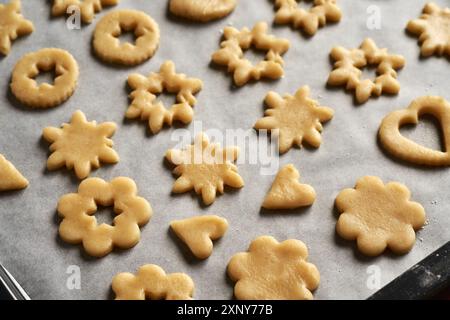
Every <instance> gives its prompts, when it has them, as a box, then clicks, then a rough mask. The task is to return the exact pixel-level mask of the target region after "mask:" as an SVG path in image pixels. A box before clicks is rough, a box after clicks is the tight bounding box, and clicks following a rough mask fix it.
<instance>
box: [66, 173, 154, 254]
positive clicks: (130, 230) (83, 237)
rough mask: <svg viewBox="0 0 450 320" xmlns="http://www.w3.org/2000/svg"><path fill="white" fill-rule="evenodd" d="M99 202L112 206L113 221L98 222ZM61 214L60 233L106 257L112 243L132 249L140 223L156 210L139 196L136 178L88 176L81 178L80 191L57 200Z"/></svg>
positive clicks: (111, 247)
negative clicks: (108, 180) (107, 180)
mask: <svg viewBox="0 0 450 320" xmlns="http://www.w3.org/2000/svg"><path fill="white" fill-rule="evenodd" d="M97 205H100V206H113V207H114V212H115V213H116V214H117V216H116V217H115V218H114V221H113V224H112V225H109V224H105V223H102V224H101V225H98V224H97V219H96V218H95V217H94V214H95V212H96V211H97ZM58 213H59V216H60V217H61V218H62V221H61V224H60V225H59V235H60V237H61V238H62V239H63V240H64V241H66V242H68V243H71V244H79V243H81V244H82V245H83V247H84V250H85V251H86V252H87V253H88V254H89V255H91V256H94V257H103V256H105V255H107V254H108V253H110V252H111V251H112V250H113V247H114V246H116V247H119V248H121V249H129V248H131V247H134V246H135V245H136V244H137V243H138V242H139V240H140V237H141V232H140V230H139V227H140V226H143V225H145V224H146V223H147V222H148V221H149V220H150V217H151V216H152V214H153V211H152V208H151V206H150V204H149V203H148V202H147V200H145V199H144V198H141V197H138V196H137V187H136V184H135V183H134V181H133V180H131V179H129V178H124V177H119V178H115V179H113V180H112V181H111V182H109V183H108V182H105V181H103V180H102V179H99V178H89V179H86V180H84V181H83V182H81V184H80V186H79V187H78V193H71V194H66V195H64V196H62V197H61V198H60V199H59V203H58Z"/></svg>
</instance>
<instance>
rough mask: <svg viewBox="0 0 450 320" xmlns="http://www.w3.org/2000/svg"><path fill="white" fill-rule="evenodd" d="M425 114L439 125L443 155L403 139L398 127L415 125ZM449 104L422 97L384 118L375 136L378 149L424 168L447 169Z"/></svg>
mask: <svg viewBox="0 0 450 320" xmlns="http://www.w3.org/2000/svg"><path fill="white" fill-rule="evenodd" d="M424 114H429V115H432V116H434V117H436V119H437V120H439V122H440V124H441V129H442V134H443V137H444V148H445V150H444V151H438V150H433V149H430V148H427V147H424V146H421V145H420V144H418V143H416V142H414V141H412V140H410V139H408V138H406V137H404V136H403V135H402V134H401V133H400V127H401V126H403V125H406V124H417V123H418V122H419V118H420V116H422V115H424ZM449 126H450V103H449V102H448V101H446V100H445V99H444V98H442V97H437V96H425V97H420V98H417V99H416V100H414V101H413V102H412V103H411V104H410V105H409V107H408V108H406V109H404V110H398V111H394V112H391V113H390V114H388V115H387V116H386V117H385V118H384V119H383V121H382V123H381V126H380V129H379V131H378V136H379V139H380V142H381V145H382V146H383V148H384V149H386V150H387V151H388V152H389V153H391V154H392V155H393V156H395V157H397V158H400V159H402V160H404V161H408V162H412V163H415V164H420V165H427V166H449V165H450V127H449Z"/></svg>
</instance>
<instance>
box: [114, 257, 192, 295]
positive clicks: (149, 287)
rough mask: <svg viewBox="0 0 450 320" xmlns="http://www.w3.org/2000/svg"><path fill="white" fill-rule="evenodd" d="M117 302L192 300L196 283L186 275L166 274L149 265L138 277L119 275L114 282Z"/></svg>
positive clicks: (158, 268) (139, 271)
mask: <svg viewBox="0 0 450 320" xmlns="http://www.w3.org/2000/svg"><path fill="white" fill-rule="evenodd" d="M112 289H113V291H114V293H115V294H116V300H145V299H150V300H161V299H164V300H191V299H192V295H193V294H194V282H193V281H192V279H191V278H190V277H189V276H188V275H187V274H184V273H171V274H166V273H165V272H164V270H163V269H161V267H159V266H157V265H154V264H147V265H144V266H142V267H140V268H139V270H138V272H137V274H136V275H134V274H132V273H128V272H126V273H119V274H117V275H115V276H114V278H113V280H112Z"/></svg>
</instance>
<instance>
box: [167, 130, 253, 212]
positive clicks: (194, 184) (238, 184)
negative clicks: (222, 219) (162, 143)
mask: <svg viewBox="0 0 450 320" xmlns="http://www.w3.org/2000/svg"><path fill="white" fill-rule="evenodd" d="M238 153H239V149H238V148H237V147H226V148H225V149H222V148H220V147H219V145H218V144H211V143H210V142H209V140H208V137H207V136H206V135H205V134H203V133H202V134H199V135H198V136H197V137H196V138H195V141H194V144H193V145H190V146H188V147H186V148H185V149H182V150H177V149H171V150H169V151H167V153H166V159H167V160H168V161H170V162H171V163H173V164H174V165H176V168H175V170H174V171H173V172H174V174H176V175H177V176H179V178H178V179H177V180H176V181H175V184H174V185H173V188H172V191H173V192H174V193H184V192H188V191H190V190H192V189H194V190H195V192H196V193H197V194H201V195H202V198H203V202H204V203H205V204H206V205H210V204H212V203H213V202H214V200H215V199H216V193H217V191H219V192H220V193H223V192H224V185H228V186H230V187H233V188H242V187H243V186H244V180H243V179H242V178H241V176H240V175H239V174H238V172H237V167H236V166H235V165H234V164H233V162H234V161H236V159H237V157H238Z"/></svg>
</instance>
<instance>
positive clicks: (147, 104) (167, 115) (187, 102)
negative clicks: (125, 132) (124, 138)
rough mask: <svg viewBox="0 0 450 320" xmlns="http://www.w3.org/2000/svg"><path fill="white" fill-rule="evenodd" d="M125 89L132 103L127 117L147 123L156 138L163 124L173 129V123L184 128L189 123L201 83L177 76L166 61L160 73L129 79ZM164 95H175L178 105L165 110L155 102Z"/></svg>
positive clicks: (182, 75) (171, 65) (171, 64)
mask: <svg viewBox="0 0 450 320" xmlns="http://www.w3.org/2000/svg"><path fill="white" fill-rule="evenodd" d="M128 85H129V86H130V88H131V89H132V90H133V92H131V94H130V98H131V99H132V102H131V105H130V107H129V108H128V110H127V113H126V117H127V118H128V119H136V118H140V119H141V120H146V121H148V125H149V128H150V130H151V131H152V133H154V134H156V133H158V132H159V131H161V129H162V127H163V125H164V124H168V125H172V122H173V121H181V122H182V123H184V124H187V123H190V122H191V121H192V119H193V116H194V111H193V110H192V107H193V106H194V105H195V103H196V102H197V100H196V98H195V96H194V95H195V94H196V93H198V92H199V91H200V90H201V89H202V86H203V83H202V81H201V80H199V79H195V78H188V77H186V75H184V74H177V73H176V71H175V65H174V63H173V62H172V61H166V62H164V63H163V65H162V66H161V68H160V70H159V73H151V74H150V75H149V76H148V77H144V76H142V75H140V74H132V75H130V76H129V77H128ZM164 91H167V92H169V93H176V94H177V103H176V104H174V105H173V106H172V107H171V108H170V109H166V108H165V107H164V104H163V103H162V102H161V101H159V100H158V99H157V95H158V94H161V93H163V92H164Z"/></svg>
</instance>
